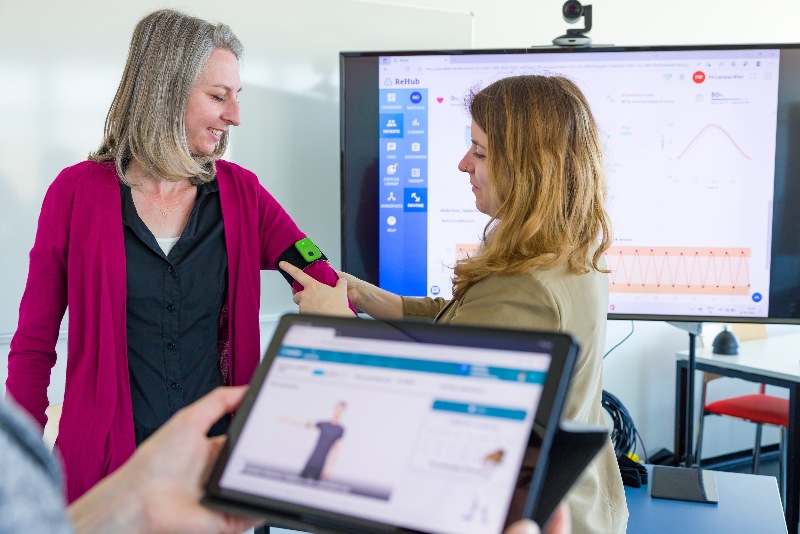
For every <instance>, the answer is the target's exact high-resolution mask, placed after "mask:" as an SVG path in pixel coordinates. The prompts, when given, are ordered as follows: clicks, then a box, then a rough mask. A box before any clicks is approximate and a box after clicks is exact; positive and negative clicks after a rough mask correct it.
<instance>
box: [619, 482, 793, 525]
mask: <svg viewBox="0 0 800 534" xmlns="http://www.w3.org/2000/svg"><path fill="white" fill-rule="evenodd" d="M651 468H652V466H647V469H648V472H649V473H650V475H651V476H650V480H652V469H651ZM714 474H715V476H716V478H717V490H718V492H719V504H701V503H695V502H685V501H668V500H665V499H653V498H651V497H650V484H648V485H646V486H642V487H641V488H630V487H626V488H625V498H626V499H627V501H628V513H629V518H628V534H671V533H676V534H677V533H680V534H685V533H687V532H702V533H704V534H716V533H720V534H723V533H724V534H731V533H739V532H742V533H744V532H747V533H750V532H758V533H759V534H779V533H780V534H785V533H786V523H785V522H784V518H783V509H782V508H781V498H780V493H779V492H778V483H777V481H776V480H775V477H768V476H761V475H746V474H742V473H725V472H722V471H715V472H714Z"/></svg>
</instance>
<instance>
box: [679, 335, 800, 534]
mask: <svg viewBox="0 0 800 534" xmlns="http://www.w3.org/2000/svg"><path fill="white" fill-rule="evenodd" d="M677 356H678V360H677V362H676V387H675V455H676V458H683V457H684V453H685V451H686V446H687V444H686V443H684V442H683V438H682V436H683V431H682V429H684V428H686V426H685V425H686V399H687V397H688V395H687V391H686V382H687V376H688V373H687V367H688V366H687V360H686V358H687V357H688V351H685V350H684V351H680V352H678V353H677ZM696 368H697V370H698V371H709V372H712V373H716V374H719V375H724V376H730V377H733V378H741V379H744V380H748V381H750V382H763V383H765V384H770V385H774V386H779V387H783V388H786V389H788V390H789V428H788V429H787V432H786V452H787V454H786V482H785V483H786V524H787V526H788V532H789V534H798V521H800V334H791V335H785V336H774V337H768V338H763V339H754V340H750V341H744V342H742V343H740V344H739V354H738V355H737V356H723V355H719V354H713V353H712V349H711V347H705V348H702V349H698V350H697V352H696ZM692 445H693V444H692ZM690 446H691V445H690ZM720 504H722V496H721V495H720Z"/></svg>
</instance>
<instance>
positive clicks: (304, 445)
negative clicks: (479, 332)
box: [220, 325, 551, 533]
mask: <svg viewBox="0 0 800 534" xmlns="http://www.w3.org/2000/svg"><path fill="white" fill-rule="evenodd" d="M335 334H336V333H335V331H334V329H332V328H321V327H312V326H308V325H293V326H291V327H290V329H289V330H288V331H287V333H286V335H285V337H284V339H283V342H282V345H281V347H280V349H279V351H278V354H277V356H276V358H275V359H274V361H273V362H272V365H271V367H270V370H269V373H268V375H267V377H266V379H265V380H264V383H263V385H262V387H261V390H260V391H259V394H258V396H257V398H256V400H255V403H254V405H253V408H252V411H251V412H250V413H249V416H248V419H247V421H246V423H245V425H244V427H243V429H242V432H241V434H240V435H239V439H238V441H237V442H236V444H235V445H234V447H233V450H232V452H231V456H230V459H229V461H228V464H227V467H226V469H225V471H224V472H223V474H222V477H221V479H220V486H221V487H222V488H225V489H229V490H233V491H240V492H244V493H248V494H252V495H258V496H263V497H268V498H272V499H277V500H281V501H285V502H290V503H294V504H300V505H306V506H310V507H314V508H318V509H323V510H328V511H332V512H338V513H342V514H346V515H350V516H357V517H361V518H364V519H370V520H375V521H379V522H383V523H388V524H393V525H398V526H403V527H407V528H414V529H423V530H427V531H433V532H454V533H455V532H458V533H488V532H499V531H500V530H502V528H503V525H504V523H505V520H506V515H507V512H508V507H509V503H510V501H511V497H512V493H513V490H514V487H515V484H516V480H517V476H518V474H519V467H520V465H521V463H522V458H523V454H524V453H525V449H526V446H527V443H528V439H529V436H530V433H531V428H532V425H533V420H534V416H535V414H536V409H537V406H538V404H539V399H540V396H541V392H542V386H543V384H544V380H545V377H546V374H547V371H548V369H549V367H550V363H551V356H550V355H549V354H547V353H528V352H518V351H508V350H494V349H484V348H469V347H455V346H450V345H437V344H425V343H417V342H403V341H387V340H380V339H366V338H355V337H341V336H337V335H335Z"/></svg>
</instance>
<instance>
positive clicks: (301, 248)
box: [278, 237, 328, 285]
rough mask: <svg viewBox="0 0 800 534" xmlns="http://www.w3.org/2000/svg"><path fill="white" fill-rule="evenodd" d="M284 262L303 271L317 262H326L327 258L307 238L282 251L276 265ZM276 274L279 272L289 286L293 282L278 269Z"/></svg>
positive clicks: (290, 276) (285, 273)
mask: <svg viewBox="0 0 800 534" xmlns="http://www.w3.org/2000/svg"><path fill="white" fill-rule="evenodd" d="M282 261H285V262H286V263H291V264H292V265H294V266H295V267H297V268H298V269H300V270H301V271H302V270H305V268H306V267H308V266H309V265H311V264H312V263H315V262H318V261H328V258H327V257H326V256H325V254H323V253H322V251H321V250H320V249H319V248H318V247H317V245H315V244H314V242H313V241H311V239H309V238H307V237H306V238H303V239H301V240H299V241H297V242H296V243H294V244H293V245H291V246H290V247H289V248H287V249H286V250H284V251H283V253H282V254H281V255H280V256H279V257H278V263H280V262H282ZM278 272H280V273H281V274H282V275H283V277H284V278H285V279H286V281H287V282H289V284H290V285H291V283H292V282H294V278H292V275H290V274H289V273H287V272H286V271H284V270H283V269H281V268H280V267H279V268H278Z"/></svg>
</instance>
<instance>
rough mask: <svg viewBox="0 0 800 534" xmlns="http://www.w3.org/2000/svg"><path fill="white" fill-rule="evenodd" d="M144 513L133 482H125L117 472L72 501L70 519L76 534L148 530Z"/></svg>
mask: <svg viewBox="0 0 800 534" xmlns="http://www.w3.org/2000/svg"><path fill="white" fill-rule="evenodd" d="M131 486H133V487H131ZM145 512H146V511H145V509H144V505H143V500H142V499H140V498H139V494H138V492H137V488H136V487H135V485H132V484H127V483H125V480H124V477H122V476H121V475H120V474H118V473H116V474H112V475H111V476H109V477H108V478H106V479H105V480H103V481H102V482H100V483H99V484H98V485H96V486H95V487H94V488H92V489H91V490H90V491H89V492H88V493H86V494H85V495H84V496H83V497H81V498H80V499H78V500H77V501H75V502H74V503H73V504H72V505H71V506H70V507H69V518H70V521H71V522H72V525H73V526H74V528H75V532H76V533H77V534H83V533H94V532H126V533H136V532H149V531H150V530H151V529H150V528H149V526H148V522H147V514H146V513H145Z"/></svg>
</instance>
